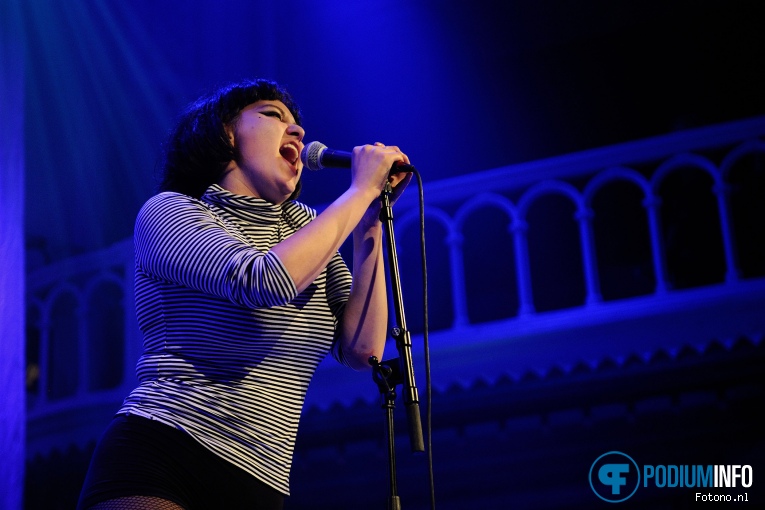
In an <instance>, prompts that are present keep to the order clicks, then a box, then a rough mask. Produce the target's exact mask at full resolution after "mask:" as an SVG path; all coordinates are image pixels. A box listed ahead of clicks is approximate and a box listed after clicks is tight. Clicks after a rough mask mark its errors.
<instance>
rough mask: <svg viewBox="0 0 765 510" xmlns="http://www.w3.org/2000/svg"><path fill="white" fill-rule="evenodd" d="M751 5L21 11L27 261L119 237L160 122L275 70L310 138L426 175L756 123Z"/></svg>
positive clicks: (320, 199) (173, 4)
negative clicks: (378, 155) (734, 122)
mask: <svg viewBox="0 0 765 510" xmlns="http://www.w3.org/2000/svg"><path fill="white" fill-rule="evenodd" d="M758 6H759V2H756V1H745V0H741V1H736V2H727V1H722V0H718V1H714V0H705V1H690V0H689V1H673V2H663V1H640V2H638V1H633V0H623V1H619V2H610V1H600V0H585V1H581V2H567V1H564V0H548V1H543V2H533V1H515V0H511V1H504V2H499V1H496V2H494V1H473V2H461V1H447V2H441V1H435V0H417V1H395V0H391V1H381V0H375V1H368V2H345V1H339V0H335V1H325V2H311V1H304V0H298V1H295V2H290V4H289V6H287V5H282V4H277V3H273V2H260V1H244V0H229V1H224V2H218V1H208V0H197V1H179V0H171V1H165V2H154V1H149V0H137V1H132V2H116V1H114V2H112V1H105V2H87V1H77V2H54V1H46V0H38V1H34V2H25V3H23V7H22V19H23V22H22V23H23V31H22V33H23V34H24V36H25V39H26V44H27V76H26V88H27V91H26V105H25V108H26V111H27V115H26V124H25V136H26V140H27V142H26V143H27V147H28V149H27V155H26V162H27V169H28V176H27V179H26V186H27V196H28V198H27V201H26V208H27V211H26V224H27V232H28V244H29V247H30V250H31V252H30V253H31V254H32V257H31V258H30V260H31V262H32V267H34V265H36V264H37V263H39V262H44V261H46V260H57V259H60V258H63V257H66V256H68V255H71V254H74V253H79V252H83V251H87V250H91V249H95V248H100V247H103V246H106V245H109V244H111V243H113V242H115V241H117V240H120V239H123V238H125V237H128V236H130V235H131V232H132V223H133V219H134V216H135V213H136V212H137V210H138V208H139V207H140V205H141V204H142V203H143V201H144V200H146V198H147V197H148V196H150V195H151V194H152V193H153V192H154V190H155V184H156V172H155V163H156V160H157V156H158V152H159V146H160V143H161V142H162V141H163V139H164V136H165V133H166V132H167V130H168V129H169V128H170V126H171V125H172V120H173V118H174V116H175V115H176V114H177V113H178V112H179V111H180V109H181V108H182V107H183V106H184V105H185V104H187V103H188V102H190V101H191V100H193V99H195V98H196V97H198V96H199V95H200V94H202V93H204V92H206V91H207V90H209V89H210V88H212V87H214V86H217V85H219V84H221V83H224V82H227V81H231V80H235V79H240V78H243V77H253V76H259V77H269V78H272V79H275V80H277V81H279V82H280V83H282V84H284V85H286V86H287V87H288V88H289V89H290V90H291V91H292V92H293V94H294V96H295V97H296V98H297V100H298V101H299V103H300V104H301V106H302V108H303V110H304V115H305V127H306V130H307V139H308V140H320V141H323V142H324V143H325V144H327V145H329V146H331V147H337V148H341V149H350V148H351V147H353V146H354V145H359V144H363V143H369V142H373V141H377V140H380V141H383V142H385V143H388V144H398V145H399V146H401V147H402V148H403V149H404V150H405V151H406V152H407V153H408V154H409V156H410V158H411V159H412V161H413V162H414V163H415V165H417V166H418V168H419V169H420V171H421V172H422V173H423V175H424V179H425V181H426V182H428V181H433V180H437V179H440V178H443V177H448V176H454V175H463V174H466V173H470V172H475V171H480V170H486V169H490V168H494V167H498V166H503V165H507V164H511V163H516V162H521V161H529V160H533V159H538V158H543V157H547V156H551V155H556V154H563V153H568V152H572V151H578V150H582V149H587V148H593V147H599V146H604V145H610V144H613V143H618V142H623V141H628V140H634V139H639V138H644V137H648V136H652V135H657V134H662V133H667V132H671V131H673V130H677V129H681V128H685V127H692V126H699V125H706V124H710V123H717V122H721V121H726V120H731V119H739V118H746V117H750V116H753V115H757V114H761V113H763V112H765V99H764V98H763V94H762V93H761V91H762V90H765V77H764V76H765V73H762V72H760V71H761V69H760V68H761V65H762V62H763V61H764V60H765V59H764V57H765V44H764V43H765V41H764V39H765V36H763V31H762V30H761V20H762V17H761V16H760V15H759V9H758ZM347 183H348V177H347V175H345V174H344V173H342V172H335V173H330V172H324V173H321V174H320V175H316V174H314V175H308V176H306V187H305V195H304V200H305V201H306V202H308V203H312V204H314V205H320V204H323V203H326V202H329V201H331V200H332V199H333V198H334V197H336V196H337V195H338V194H339V193H340V192H341V191H342V190H343V189H344V187H345V186H346V185H347Z"/></svg>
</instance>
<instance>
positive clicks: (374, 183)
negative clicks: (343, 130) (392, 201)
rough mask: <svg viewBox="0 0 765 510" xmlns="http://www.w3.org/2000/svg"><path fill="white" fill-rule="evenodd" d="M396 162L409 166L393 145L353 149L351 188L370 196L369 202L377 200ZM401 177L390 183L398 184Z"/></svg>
mask: <svg viewBox="0 0 765 510" xmlns="http://www.w3.org/2000/svg"><path fill="white" fill-rule="evenodd" d="M396 162H402V163H405V164H409V158H408V157H407V156H406V154H404V153H403V152H401V150H400V149H399V148H398V147H396V146H395V145H391V146H386V145H383V144H382V143H380V142H377V143H375V144H374V145H361V146H359V147H354V148H353V155H352V163H351V186H352V187H354V188H356V189H358V190H359V191H361V192H364V193H369V194H370V201H371V200H374V199H375V198H377V196H379V195H380V193H381V192H382V190H383V187H384V186H385V183H386V182H388V181H389V180H390V178H391V169H392V168H393V165H394V164H396ZM402 178H403V176H400V175H398V174H397V175H396V176H395V177H394V180H396V182H391V184H392V185H393V186H395V185H396V184H398V181H400V180H401V179H402Z"/></svg>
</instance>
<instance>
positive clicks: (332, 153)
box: [300, 142, 414, 173]
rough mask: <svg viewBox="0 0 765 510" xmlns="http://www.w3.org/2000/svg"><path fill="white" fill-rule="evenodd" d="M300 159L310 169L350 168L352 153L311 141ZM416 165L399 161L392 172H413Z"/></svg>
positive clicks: (301, 153)
mask: <svg viewBox="0 0 765 510" xmlns="http://www.w3.org/2000/svg"><path fill="white" fill-rule="evenodd" d="M300 160H301V161H302V162H303V165H305V167H306V168H307V169H308V170H314V171H316V170H324V169H325V168H350V167H351V153H350V152H346V151H337V150H334V149H329V148H327V146H326V145H324V144H323V143H321V142H311V143H309V144H308V145H306V146H305V147H303V150H302V151H301V152H300ZM413 170H414V167H413V166H412V165H407V164H406V163H402V162H400V161H397V162H396V163H395V164H394V165H393V168H391V173H393V172H394V171H395V172H412V171H413Z"/></svg>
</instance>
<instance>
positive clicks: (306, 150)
mask: <svg viewBox="0 0 765 510" xmlns="http://www.w3.org/2000/svg"><path fill="white" fill-rule="evenodd" d="M326 148H327V146H326V145H324V144H323V143H321V142H311V143H309V144H308V145H306V146H305V147H303V150H302V151H301V152H300V159H301V160H302V161H303V164H304V165H305V167H306V168H307V169H308V170H314V171H315V170H321V169H322V168H324V167H323V166H322V164H321V153H322V152H324V149H326Z"/></svg>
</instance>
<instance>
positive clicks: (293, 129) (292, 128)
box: [287, 124, 305, 142]
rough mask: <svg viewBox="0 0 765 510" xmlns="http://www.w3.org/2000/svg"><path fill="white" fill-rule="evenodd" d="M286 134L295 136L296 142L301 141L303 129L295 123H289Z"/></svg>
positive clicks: (303, 133) (303, 134)
mask: <svg viewBox="0 0 765 510" xmlns="http://www.w3.org/2000/svg"><path fill="white" fill-rule="evenodd" d="M287 134H288V135H292V136H294V137H296V138H297V139H298V142H302V141H303V137H304V136H305V129H303V128H302V127H300V126H298V125H297V124H290V125H289V127H287Z"/></svg>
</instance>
